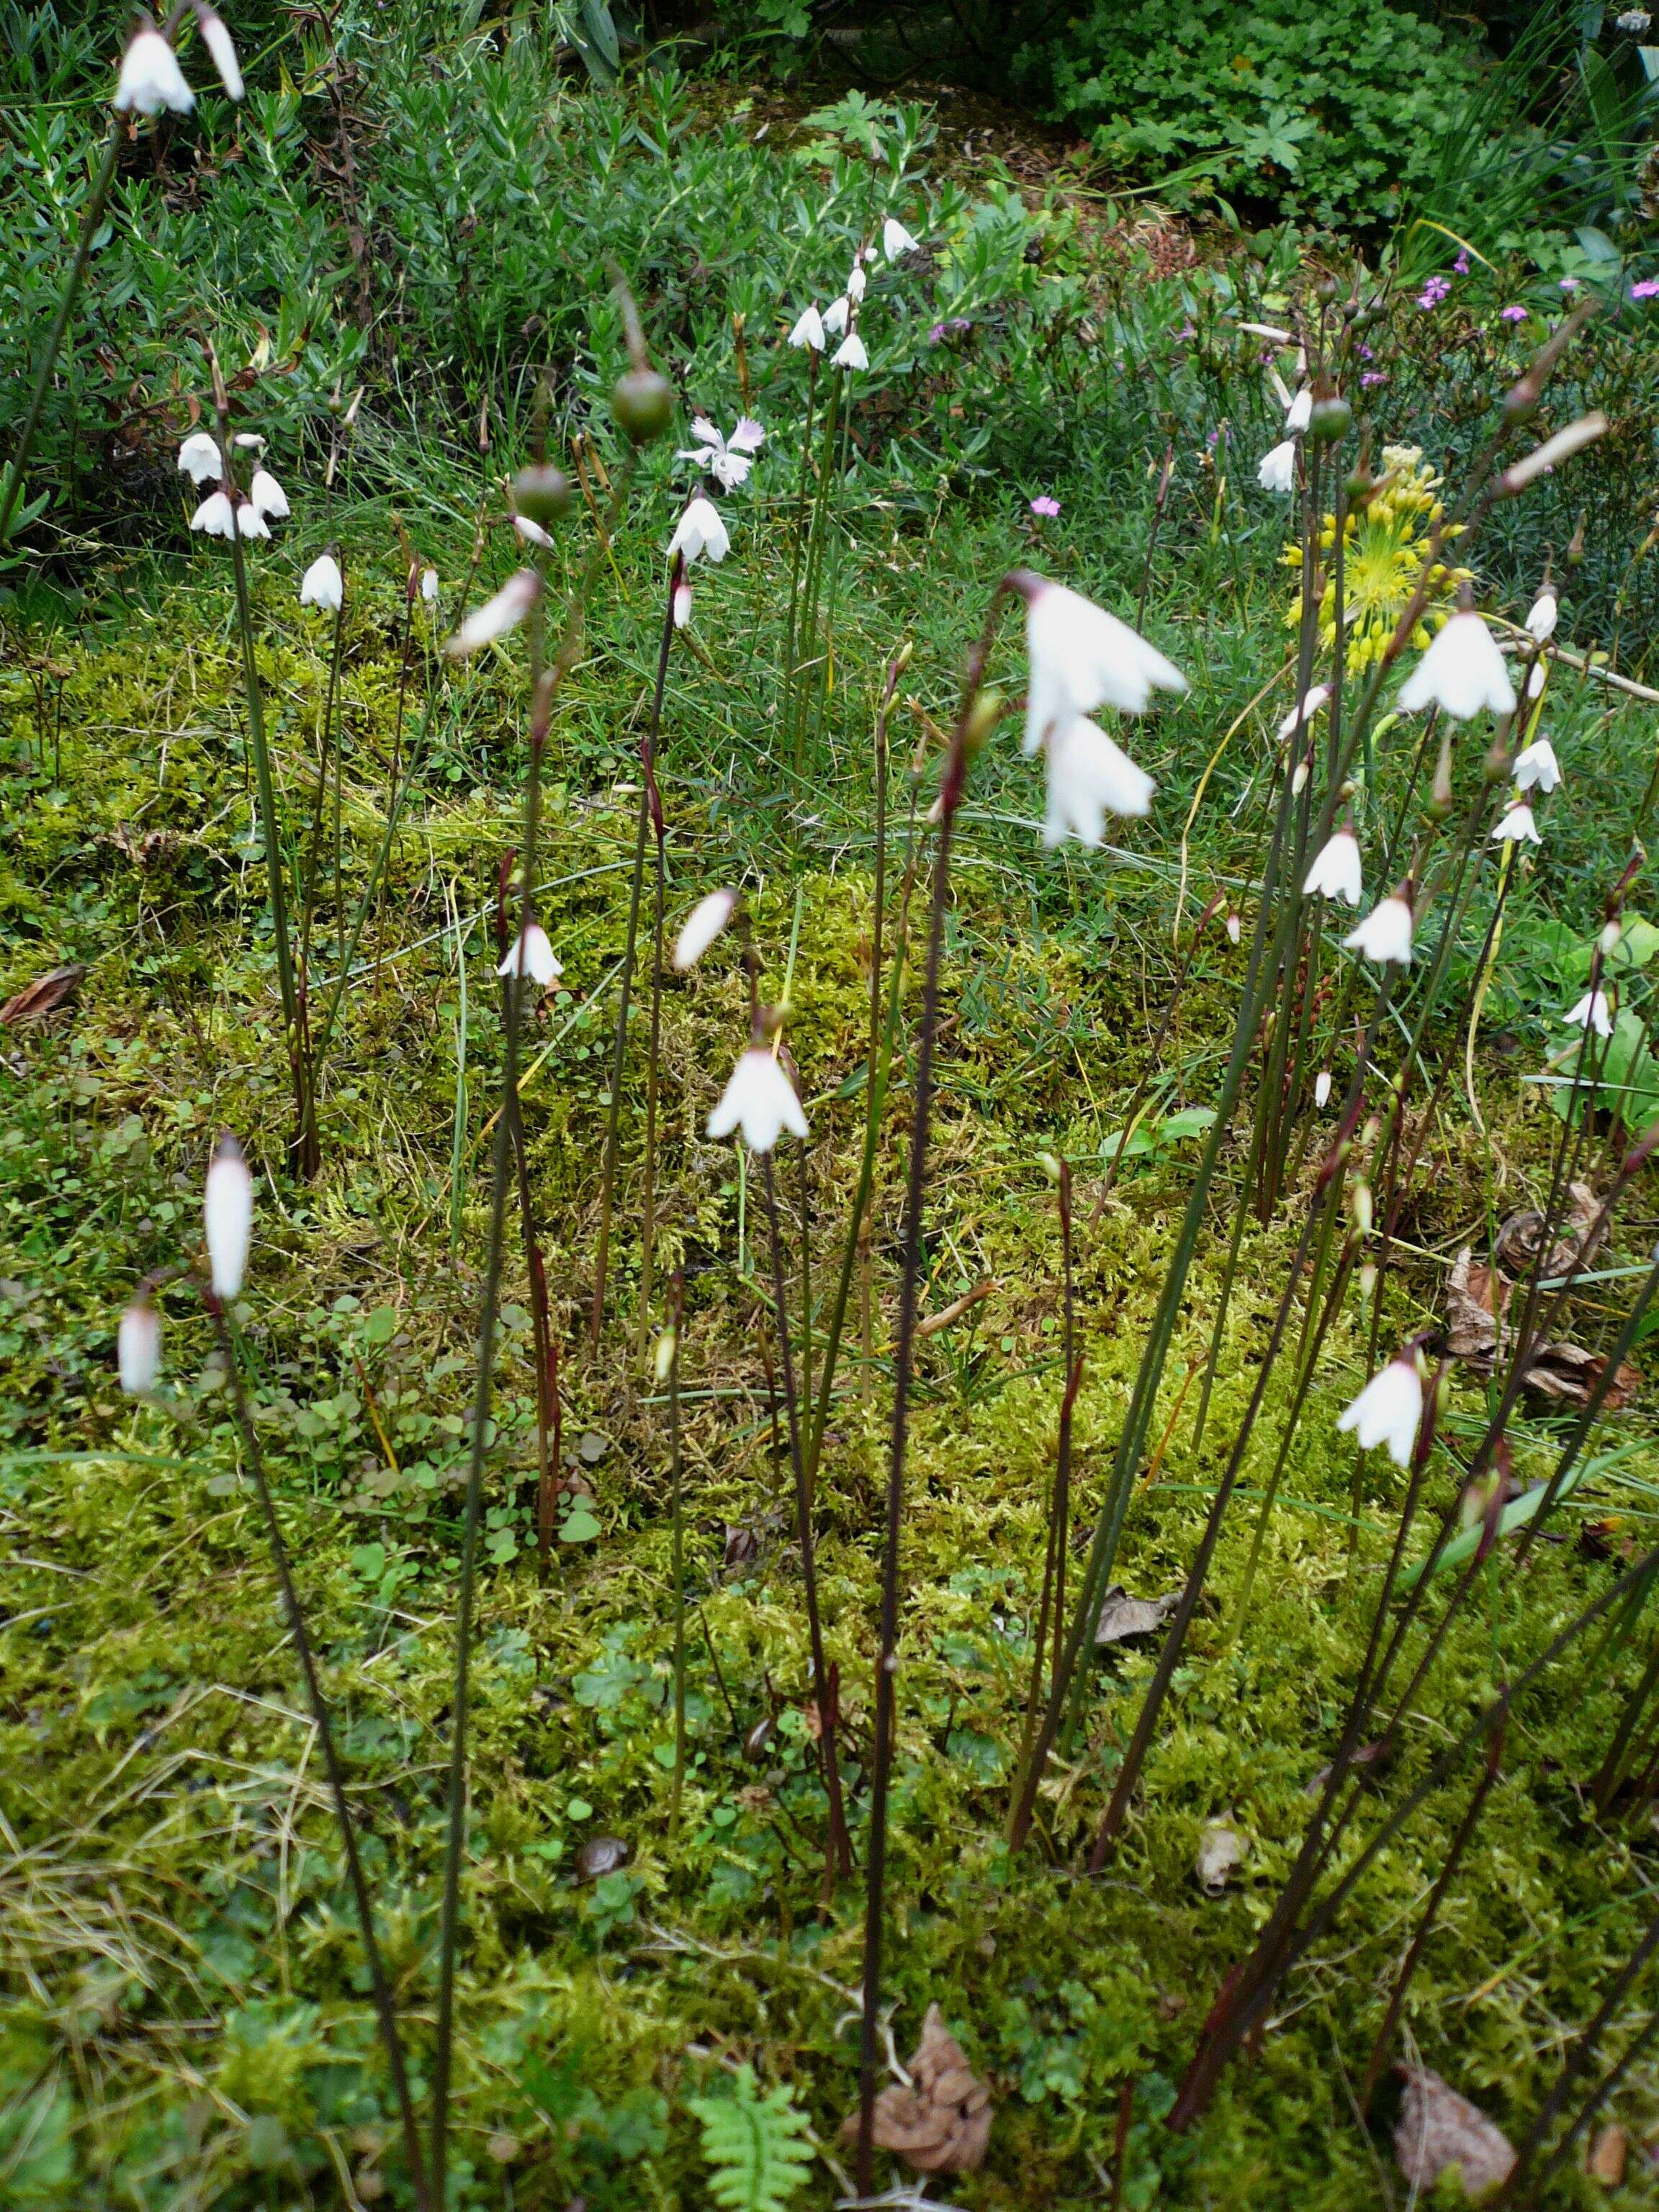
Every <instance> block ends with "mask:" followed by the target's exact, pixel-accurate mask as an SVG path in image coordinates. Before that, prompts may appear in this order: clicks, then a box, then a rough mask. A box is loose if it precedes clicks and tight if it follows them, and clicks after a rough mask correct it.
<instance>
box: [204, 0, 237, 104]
mask: <svg viewBox="0 0 1659 2212" xmlns="http://www.w3.org/2000/svg"><path fill="white" fill-rule="evenodd" d="M197 27H198V28H199V29H200V31H201V33H202V44H203V45H204V46H205V47H206V48H207V50H208V52H209V53H210V54H211V55H212V57H213V66H214V68H215V69H216V70H218V72H219V82H220V83H221V84H222V85H223V87H224V88H225V90H226V91H227V92H228V94H230V97H231V98H232V99H233V100H240V98H241V97H242V94H243V91H244V89H245V88H244V86H243V83H242V65H241V64H240V62H239V61H238V60H237V58H236V47H235V45H234V41H233V40H232V39H231V35H230V33H229V32H228V30H227V29H226V28H225V26H224V22H223V21H222V18H221V17H220V16H217V15H215V14H214V12H213V10H212V9H204V12H203V13H202V15H199V16H198V17H197Z"/></svg>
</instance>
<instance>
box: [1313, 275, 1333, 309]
mask: <svg viewBox="0 0 1659 2212" xmlns="http://www.w3.org/2000/svg"><path fill="white" fill-rule="evenodd" d="M1314 297H1315V299H1316V300H1317V301H1318V302H1319V304H1320V306H1321V307H1329V306H1330V304H1331V302H1332V301H1334V299H1335V297H1336V279H1335V277H1334V276H1322V277H1321V278H1320V280H1319V282H1318V283H1316V285H1315V286H1314Z"/></svg>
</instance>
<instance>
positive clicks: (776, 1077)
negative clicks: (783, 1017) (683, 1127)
mask: <svg viewBox="0 0 1659 2212" xmlns="http://www.w3.org/2000/svg"><path fill="white" fill-rule="evenodd" d="M738 1128H741V1129H742V1131H743V1135H744V1143H745V1144H746V1145H747V1146H748V1147H749V1149H750V1152H770V1151H771V1149H772V1147H773V1146H774V1145H775V1144H776V1143H777V1141H778V1139H779V1137H780V1136H781V1134H782V1133H783V1131H784V1130H786V1129H787V1130H789V1131H790V1132H791V1133H792V1134H793V1135H794V1136H797V1137H804V1136H805V1134H806V1133H807V1132H806V1116H805V1114H803V1113H802V1111H801V1109H800V1101H799V1098H797V1097H796V1096H795V1086H794V1085H793V1083H791V1082H790V1080H789V1078H788V1077H787V1075H786V1074H785V1073H784V1072H783V1070H782V1068H781V1067H780V1066H779V1065H778V1063H777V1061H776V1060H774V1059H773V1057H772V1055H771V1054H770V1053H769V1052H768V1051H767V1050H766V1049H765V1048H764V1047H763V1046H762V1045H750V1048H749V1049H748V1050H747V1051H746V1052H745V1053H744V1054H743V1056H742V1058H741V1059H740V1060H738V1064H737V1066H735V1067H734V1068H733V1069H732V1079H731V1081H730V1082H729V1083H728V1084H727V1085H726V1090H725V1092H724V1094H723V1096H722V1097H721V1099H720V1103H719V1105H718V1106H716V1107H715V1109H714V1112H713V1113H712V1114H711V1115H709V1117H708V1133H709V1135H710V1136H711V1137H729V1136H730V1135H731V1134H732V1131H733V1130H734V1129H738Z"/></svg>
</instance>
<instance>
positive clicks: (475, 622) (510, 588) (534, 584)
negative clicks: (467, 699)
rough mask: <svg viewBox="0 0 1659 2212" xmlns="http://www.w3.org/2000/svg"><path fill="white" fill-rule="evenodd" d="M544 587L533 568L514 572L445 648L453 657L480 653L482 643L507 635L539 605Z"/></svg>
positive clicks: (469, 617)
mask: <svg viewBox="0 0 1659 2212" xmlns="http://www.w3.org/2000/svg"><path fill="white" fill-rule="evenodd" d="M541 588H542V580H541V578H540V577H539V576H538V574H536V572H535V570H534V569H533V568H520V570H519V571H518V572H517V574H514V575H511V576H509V577H508V578H507V581H506V582H505V583H504V584H503V585H502V586H501V589H500V591H499V592H496V594H495V598H494V599H486V600H485V601H484V603H483V606H481V607H479V608H477V610H476V611H474V612H473V613H471V614H470V615H469V616H468V617H467V618H466V620H465V622H464V623H462V624H461V626H460V628H459V629H458V630H457V631H456V633H455V635H454V636H453V637H452V638H451V639H450V641H449V643H448V645H447V647H445V650H446V652H447V653H449V655H450V656H451V658H452V659H456V660H459V659H462V658H463V657H464V656H465V654H467V653H477V650H478V649H479V647H481V646H485V645H489V644H490V643H492V642H493V641H494V640H495V639H496V638H498V637H505V636H506V635H507V632H508V631H509V630H513V629H517V628H518V626H519V624H520V623H521V622H522V621H523V620H524V618H525V617H526V615H527V614H528V613H529V612H530V610H531V608H532V607H533V606H534V605H535V604H536V599H537V595H538V592H540V590H541Z"/></svg>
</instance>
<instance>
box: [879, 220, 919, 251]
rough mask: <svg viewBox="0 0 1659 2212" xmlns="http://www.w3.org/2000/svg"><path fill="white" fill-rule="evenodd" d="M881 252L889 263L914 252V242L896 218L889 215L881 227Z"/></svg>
mask: <svg viewBox="0 0 1659 2212" xmlns="http://www.w3.org/2000/svg"><path fill="white" fill-rule="evenodd" d="M881 250H882V252H884V254H885V255H886V256H887V258H888V259H889V260H890V261H896V260H897V259H898V258H899V257H900V255H901V254H904V253H914V252H915V250H916V240H915V239H914V238H912V237H911V235H910V234H909V232H908V230H907V229H906V228H904V225H903V224H902V222H900V221H899V220H898V218H897V217H896V216H888V218H887V220H886V222H884V223H883V225H882V227H881Z"/></svg>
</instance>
